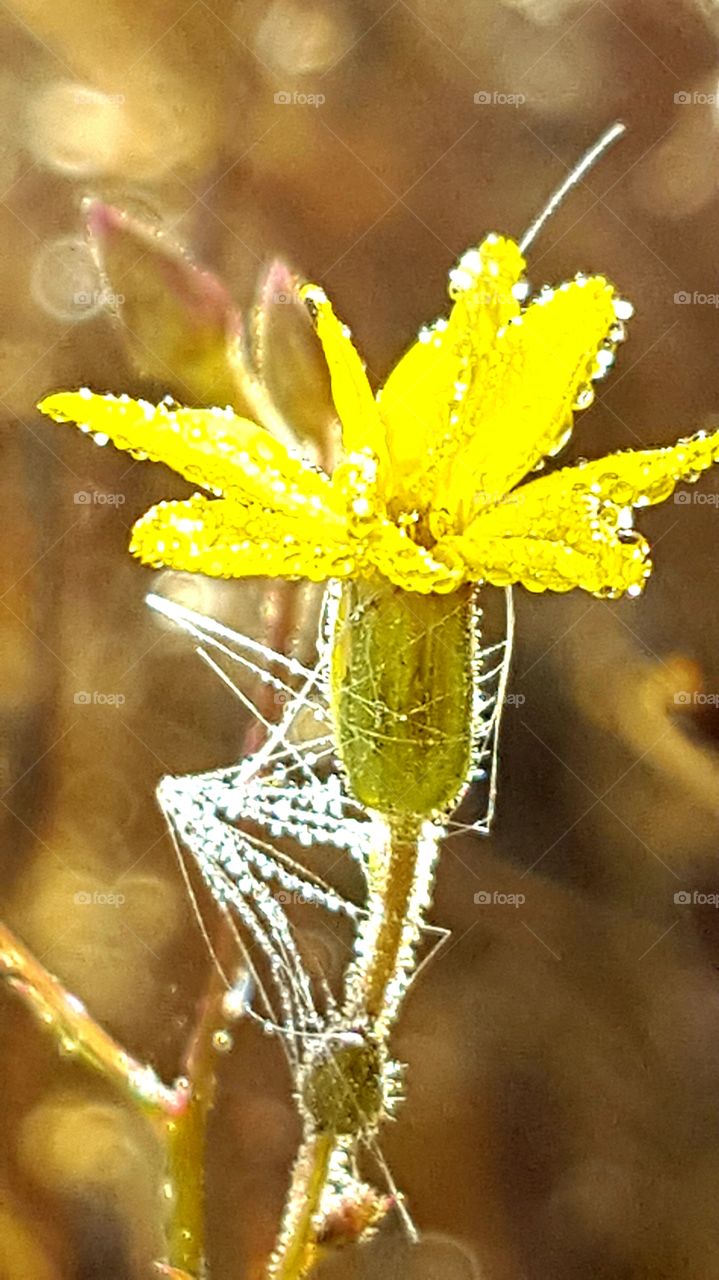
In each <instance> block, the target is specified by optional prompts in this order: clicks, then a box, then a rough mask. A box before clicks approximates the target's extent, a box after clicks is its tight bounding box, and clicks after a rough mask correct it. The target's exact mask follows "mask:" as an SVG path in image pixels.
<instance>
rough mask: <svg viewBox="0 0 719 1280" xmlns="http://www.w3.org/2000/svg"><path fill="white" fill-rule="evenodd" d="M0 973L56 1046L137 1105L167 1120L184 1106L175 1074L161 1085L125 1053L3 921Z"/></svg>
mask: <svg viewBox="0 0 719 1280" xmlns="http://www.w3.org/2000/svg"><path fill="white" fill-rule="evenodd" d="M0 974H1V975H2V976H3V977H4V978H5V981H6V983H7V985H8V986H9V987H10V988H11V989H12V990H13V991H15V992H16V993H17V995H19V996H20V999H21V1000H22V1002H23V1004H25V1005H26V1007H27V1008H28V1009H30V1010H31V1011H32V1012H33V1013H34V1014H35V1016H36V1017H37V1018H38V1019H39V1021H40V1022H41V1023H42V1024H43V1025H44V1026H46V1027H47V1028H48V1030H49V1031H51V1032H52V1034H53V1035H54V1036H55V1038H56V1040H57V1041H58V1042H59V1044H60V1045H61V1047H63V1048H64V1049H65V1050H66V1051H67V1052H68V1053H73V1054H75V1055H77V1057H78V1058H79V1060H80V1061H81V1062H83V1063H85V1065H86V1066H88V1067H91V1068H92V1069H93V1070H94V1071H97V1072H99V1073H100V1074H101V1075H102V1076H104V1078H105V1079H106V1080H109V1081H110V1083H111V1084H114V1085H115V1086H117V1087H118V1088H120V1089H122V1091H123V1092H124V1093H126V1094H128V1095H129V1096H130V1097H131V1098H132V1100H133V1101H134V1102H136V1103H139V1104H140V1105H141V1106H142V1107H143V1108H145V1109H146V1110H148V1111H150V1112H151V1113H155V1114H157V1115H160V1116H163V1117H166V1118H168V1119H170V1118H172V1119H176V1118H177V1117H178V1116H181V1115H182V1114H183V1112H184V1111H186V1110H187V1107H188V1104H189V1100H190V1094H191V1089H190V1086H189V1084H188V1081H187V1080H185V1079H184V1078H181V1079H179V1080H177V1081H176V1082H175V1084H174V1085H171V1086H168V1085H166V1084H163V1082H162V1080H160V1078H159V1076H158V1075H157V1074H156V1073H155V1072H154V1071H153V1069H152V1067H149V1066H147V1065H145V1064H143V1063H141V1062H139V1061H137V1059H135V1058H132V1057H131V1056H130V1054H129V1053H126V1052H125V1050H124V1049H123V1048H122V1047H121V1046H120V1045H119V1044H118V1043H117V1041H116V1040H114V1039H113V1038H112V1036H111V1035H109V1034H108V1032H107V1031H105V1030H104V1029H103V1027H101V1026H100V1025H99V1023H97V1022H95V1020H94V1019H93V1018H92V1017H91V1015H90V1014H89V1013H88V1011H87V1009H86V1008H85V1006H84V1004H83V1003H82V1001H81V1000H78V998H77V996H74V995H72V994H71V992H69V991H68V990H67V989H66V988H65V987H64V986H63V985H62V983H61V982H60V981H59V979H58V978H56V977H55V976H54V974H52V973H49V972H48V970H47V969H45V968H44V966H43V965H42V964H41V963H40V961H39V960H38V959H36V957H35V956H34V955H33V954H32V952H31V951H30V950H28V948H27V947H26V946H25V944H24V943H23V942H21V941H20V939H19V938H18V937H17V935H16V934H14V933H13V932H12V930H11V929H9V928H8V926H7V925H5V924H2V923H0Z"/></svg>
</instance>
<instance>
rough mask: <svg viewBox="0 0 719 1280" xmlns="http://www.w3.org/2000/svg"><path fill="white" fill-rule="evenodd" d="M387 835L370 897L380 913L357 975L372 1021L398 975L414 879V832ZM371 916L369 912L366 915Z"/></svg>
mask: <svg viewBox="0 0 719 1280" xmlns="http://www.w3.org/2000/svg"><path fill="white" fill-rule="evenodd" d="M388 832H389V839H388V842H387V850H386V858H385V859H384V861H383V865H381V866H380V867H379V868H378V869H377V870H375V872H374V875H375V877H376V878H377V879H378V881H379V883H378V884H377V885H376V887H375V889H374V895H373V896H376V897H377V898H378V899H379V903H381V912H378V913H377V918H376V923H375V925H374V938H373V940H372V945H371V947H370V949H369V952H368V959H367V962H366V964H365V966H364V969H363V971H362V973H361V981H360V984H359V986H360V988H361V990H359V991H358V995H359V997H360V1000H361V1005H362V1012H363V1013H364V1014H365V1016H367V1017H368V1018H369V1019H370V1020H371V1021H372V1022H376V1021H377V1020H378V1019H379V1018H380V1017H381V1015H382V1011H383V1009H384V1006H385V1001H386V997H387V989H388V987H389V985H390V983H391V982H392V980H393V979H394V978H396V977H399V976H400V974H399V970H400V968H401V960H400V950H401V947H402V942H403V938H404V936H405V934H406V929H407V923H408V916H409V907H410V901H411V897H412V890H413V888H414V885H415V880H416V876H417V861H418V840H417V835H418V833H417V831H416V830H415V832H414V833H412V831H411V828H410V827H408V826H405V827H404V828H403V829H400V830H398V829H397V828H396V827H393V826H390V827H389V829H388ZM370 874H372V871H370ZM378 905H379V904H378ZM372 914H373V913H372V911H371V910H370V916H372ZM407 959H408V960H409V959H410V957H407Z"/></svg>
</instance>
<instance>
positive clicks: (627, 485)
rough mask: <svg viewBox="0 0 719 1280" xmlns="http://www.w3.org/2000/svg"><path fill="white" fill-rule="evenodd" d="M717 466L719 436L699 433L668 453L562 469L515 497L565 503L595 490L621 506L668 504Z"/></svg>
mask: <svg viewBox="0 0 719 1280" xmlns="http://www.w3.org/2000/svg"><path fill="white" fill-rule="evenodd" d="M715 462H719V431H713V432H706V431H698V432H697V433H696V435H693V436H688V437H687V438H686V439H683V440H678V441H677V443H676V444H672V445H665V446H664V447H663V448H659V449H636V450H633V449H628V450H626V451H625V452H623V453H610V454H608V455H607V456H606V457H605V458H597V459H596V461H593V462H580V463H578V464H577V466H575V467H563V468H562V470H561V471H557V472H555V473H554V474H553V475H551V476H545V477H543V478H542V479H541V480H533V481H531V483H530V484H528V485H526V486H524V487H523V488H521V489H518V490H517V491H516V494H515V495H512V496H518V495H519V494H524V493H526V495H527V496H529V494H530V493H533V494H536V497H537V500H538V501H541V502H561V501H562V498H563V495H564V494H565V493H567V492H569V491H570V490H574V491H577V492H579V491H585V490H590V491H591V492H592V493H595V494H598V495H599V496H600V497H602V498H607V499H610V500H611V501H612V502H614V503H616V504H617V505H618V506H621V507H629V506H631V507H646V506H650V505H651V504H652V503H655V502H664V501H665V499H666V498H669V497H670V496H671V494H672V493H673V492H674V489H675V487H676V486H677V484H679V483H680V482H681V481H682V480H688V481H694V480H697V479H698V478H699V476H700V474H701V472H702V471H706V470H707V468H708V467H710V466H711V465H712V464H713V463H715ZM688 500H689V495H687V501H688Z"/></svg>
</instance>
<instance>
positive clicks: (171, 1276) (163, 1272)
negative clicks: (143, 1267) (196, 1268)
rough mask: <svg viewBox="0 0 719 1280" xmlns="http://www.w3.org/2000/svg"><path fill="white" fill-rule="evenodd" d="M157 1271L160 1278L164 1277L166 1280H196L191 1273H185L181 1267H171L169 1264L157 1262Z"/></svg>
mask: <svg viewBox="0 0 719 1280" xmlns="http://www.w3.org/2000/svg"><path fill="white" fill-rule="evenodd" d="M155 1271H156V1272H157V1274H158V1275H159V1276H164V1278H165V1280H196V1277H195V1276H191V1275H190V1273H189V1271H183V1270H182V1268H181V1267H171V1266H170V1265H169V1264H168V1263H167V1262H156V1263H155Z"/></svg>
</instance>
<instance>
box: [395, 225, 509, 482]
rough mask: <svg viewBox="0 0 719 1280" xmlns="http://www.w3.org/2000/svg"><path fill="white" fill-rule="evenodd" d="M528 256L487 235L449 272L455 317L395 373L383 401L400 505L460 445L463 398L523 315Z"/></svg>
mask: <svg viewBox="0 0 719 1280" xmlns="http://www.w3.org/2000/svg"><path fill="white" fill-rule="evenodd" d="M524 265H525V263H524V259H523V257H522V255H521V253H520V250H519V248H518V247H517V245H516V244H515V243H514V241H512V240H507V239H505V238H504V237H502V236H497V235H491V236H488V237H487V238H486V239H485V240H484V241H483V243H482V244H481V245H480V246H479V248H478V249H469V250H468V251H467V253H465V254H464V256H463V257H462V258H461V259H460V261H459V263H458V264H457V266H456V267H455V268H454V270H453V271H452V272H451V273H450V278H449V292H450V296H451V297H452V299H453V300H454V306H453V308H452V310H451V312H450V314H449V317H448V319H446V320H445V319H441V320H437V321H436V322H435V323H434V324H433V325H431V326H430V327H429V328H427V329H424V330H423V331H422V332H421V334H420V336H419V339H418V341H417V342H415V344H414V345H413V346H412V347H410V349H409V351H408V352H407V353H406V355H404V356H403V357H402V359H401V360H400V361H399V363H398V364H397V365H396V366H395V368H394V370H393V371H392V373H391V374H390V376H389V378H388V379H387V382H386V384H385V386H384V387H383V389H382V391H381V393H380V395H379V397H378V403H379V408H380V414H381V416H382V421H383V422H384V424H385V429H386V433H387V443H388V448H389V452H390V457H391V460H392V467H393V471H394V476H393V482H394V483H393V488H394V490H395V493H396V496H397V497H398V498H399V500H400V501H401V502H404V503H405V504H408V505H409V504H411V503H412V501H413V499H414V500H415V501H417V500H419V501H425V502H426V500H427V499H428V497H429V493H428V491H427V477H428V476H429V475H431V473H432V472H433V470H434V468H435V467H436V465H437V463H438V462H439V461H440V460H441V459H442V458H443V457H444V456H445V455H446V453H447V452H448V451H450V452H451V450H452V449H453V448H454V447H455V446H456V444H457V443H459V442H460V440H461V438H462V436H461V432H462V427H461V424H459V423H458V422H453V420H452V419H453V417H454V415H455V414H456V413H457V411H458V409H459V407H460V406H459V404H458V400H457V397H458V395H461V394H462V392H461V389H462V387H465V386H470V385H473V384H474V383H475V382H481V380H482V369H483V362H484V360H485V359H486V357H487V355H488V353H489V352H490V351H491V348H492V345H493V343H494V339H495V335H496V332H497V330H498V329H499V328H500V327H501V326H503V325H506V324H507V323H508V322H509V320H510V319H511V318H512V317H513V316H517V315H518V314H519V309H520V304H519V301H518V298H517V296H516V286H517V283H518V281H519V279H520V277H521V275H522V272H523V270H524Z"/></svg>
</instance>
